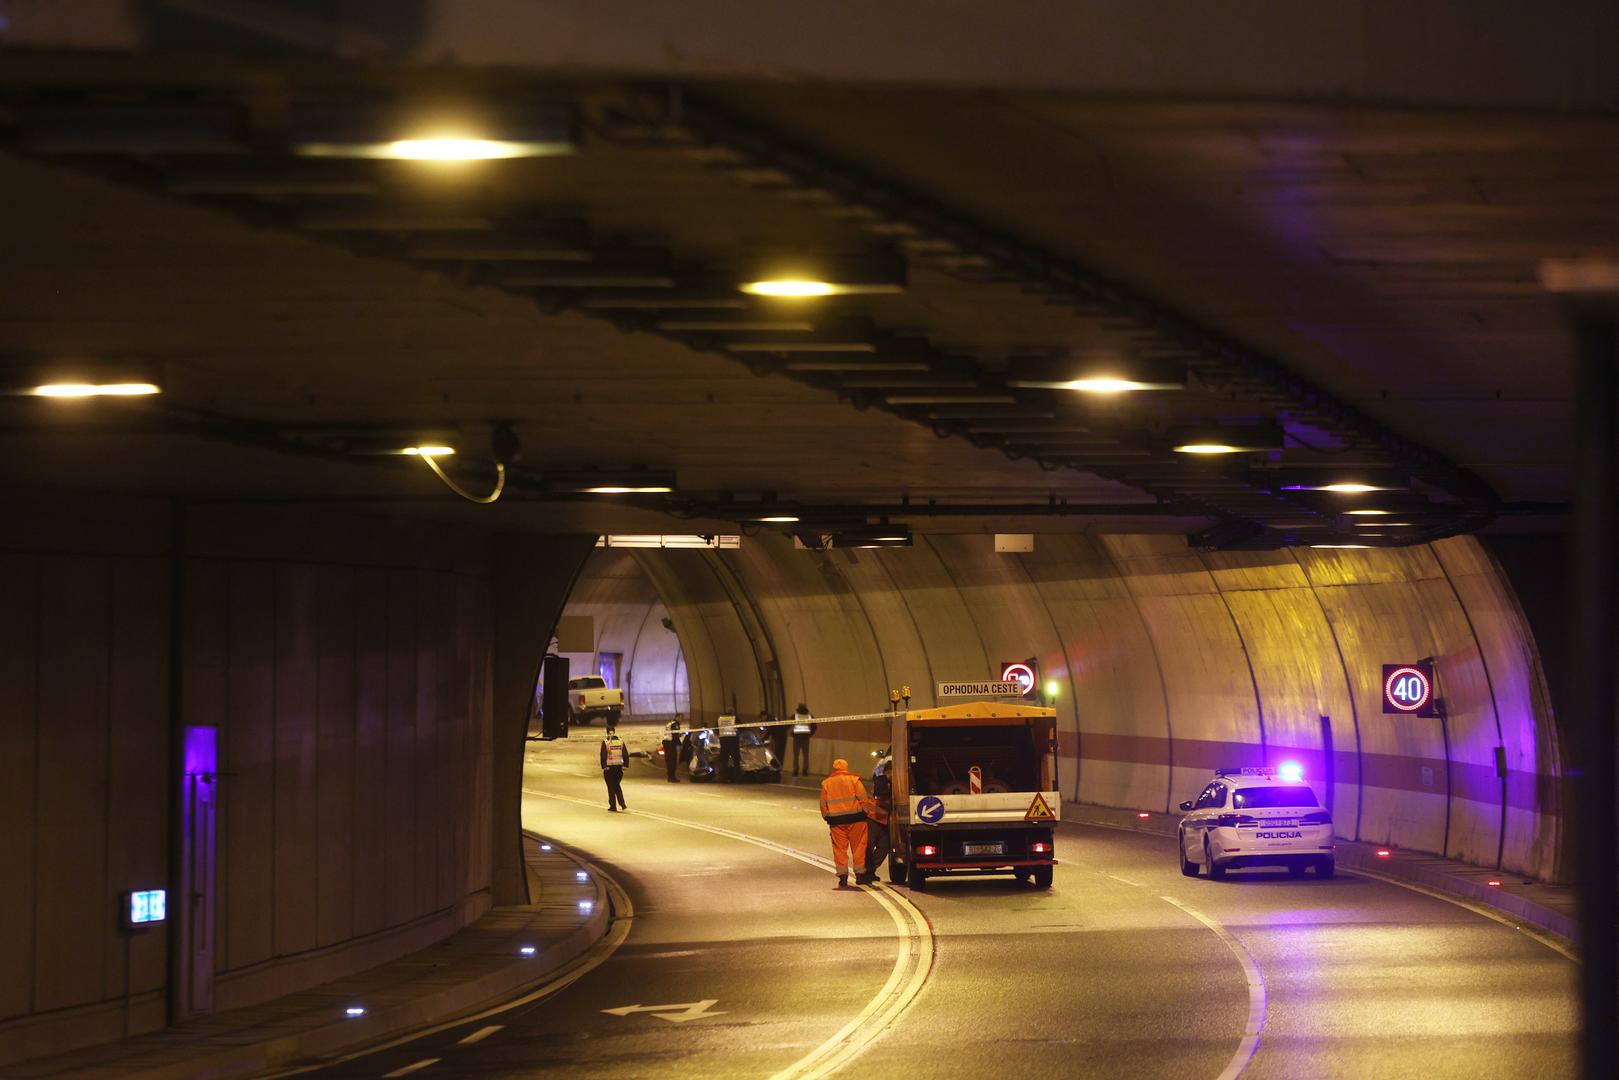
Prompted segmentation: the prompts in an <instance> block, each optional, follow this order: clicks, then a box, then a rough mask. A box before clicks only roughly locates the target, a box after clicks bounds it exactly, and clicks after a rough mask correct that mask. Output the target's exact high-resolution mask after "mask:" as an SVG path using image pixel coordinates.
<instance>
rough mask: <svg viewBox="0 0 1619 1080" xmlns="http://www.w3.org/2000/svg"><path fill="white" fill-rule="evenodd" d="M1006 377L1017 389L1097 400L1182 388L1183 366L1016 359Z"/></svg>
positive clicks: (1078, 359) (1091, 359)
mask: <svg viewBox="0 0 1619 1080" xmlns="http://www.w3.org/2000/svg"><path fill="white" fill-rule="evenodd" d="M1006 375H1007V384H1008V385H1009V386H1015V387H1018V388H1020V389H1025V390H1070V391H1073V392H1074V393H1079V394H1095V395H1097V396H1100V397H1112V396H1116V395H1118V394H1133V393H1136V392H1138V391H1143V390H1184V389H1186V368H1185V367H1184V366H1182V365H1179V364H1171V363H1168V362H1165V361H1159V360H1144V359H1140V358H1137V357H1131V358H1128V359H1120V358H1118V357H1114V356H1107V357H1088V358H1087V357H1048V356H1035V357H1018V358H1014V359H1013V360H1012V361H1011V363H1010V364H1009V366H1008V368H1007V373H1006Z"/></svg>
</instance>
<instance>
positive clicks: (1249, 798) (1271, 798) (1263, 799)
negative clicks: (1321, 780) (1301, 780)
mask: <svg viewBox="0 0 1619 1080" xmlns="http://www.w3.org/2000/svg"><path fill="white" fill-rule="evenodd" d="M1231 805H1232V806H1234V807H1236V808H1237V809H1239V810H1257V809H1262V808H1266V807H1272V806H1315V805H1317V804H1316V801H1315V792H1313V791H1311V790H1310V789H1309V788H1307V787H1250V788H1238V789H1237V794H1236V796H1235V797H1234V798H1233V799H1232V800H1231Z"/></svg>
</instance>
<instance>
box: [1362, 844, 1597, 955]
mask: <svg viewBox="0 0 1619 1080" xmlns="http://www.w3.org/2000/svg"><path fill="white" fill-rule="evenodd" d="M1338 872H1339V873H1340V874H1353V875H1355V876H1356V877H1363V878H1368V879H1370V880H1372V881H1381V882H1383V883H1384V884H1386V885H1398V886H1399V887H1400V888H1402V889H1410V890H1411V891H1412V892H1418V893H1421V894H1422V895H1423V896H1431V897H1433V898H1434V899H1435V900H1443V901H1444V902H1445V903H1447V904H1455V905H1456V906H1457V907H1459V908H1465V909H1466V910H1468V911H1471V912H1472V913H1473V914H1474V915H1482V916H1484V917H1485V918H1486V919H1490V920H1492V921H1494V922H1498V923H1500V924H1501V925H1502V926H1509V927H1511V928H1512V929H1514V930H1516V931H1518V933H1520V934H1522V935H1523V936H1524V937H1526V938H1528V939H1529V940H1531V941H1538V942H1540V943H1541V944H1542V945H1544V946H1546V948H1548V949H1550V950H1552V951H1553V952H1555V953H1557V954H1559V955H1561V956H1563V957H1564V958H1565V959H1568V960H1572V961H1574V962H1575V963H1576V964H1578V963H1579V962H1580V954H1579V953H1577V952H1575V951H1574V950H1573V949H1572V948H1570V947H1569V946H1568V945H1565V944H1564V943H1563V939H1562V938H1561V937H1559V936H1558V935H1556V934H1553V933H1552V932H1551V931H1550V930H1543V929H1541V928H1540V927H1538V926H1529V925H1527V924H1525V923H1521V922H1518V921H1517V920H1515V919H1514V918H1512V916H1510V915H1508V914H1506V913H1505V912H1501V911H1496V910H1495V909H1494V908H1488V907H1485V906H1484V905H1483V904H1475V903H1473V902H1472V901H1470V900H1464V899H1462V898H1461V897H1459V896H1452V895H1450V894H1449V893H1443V892H1440V891H1439V890H1438V889H1430V888H1428V887H1427V886H1426V885H1418V884H1417V883H1416V882H1414V881H1406V880H1405V879H1404V878H1397V877H1395V876H1394V875H1392V874H1381V873H1378V872H1377V871H1376V870H1362V869H1361V868H1360V867H1358V866H1344V865H1343V864H1341V863H1340V864H1339V866H1338Z"/></svg>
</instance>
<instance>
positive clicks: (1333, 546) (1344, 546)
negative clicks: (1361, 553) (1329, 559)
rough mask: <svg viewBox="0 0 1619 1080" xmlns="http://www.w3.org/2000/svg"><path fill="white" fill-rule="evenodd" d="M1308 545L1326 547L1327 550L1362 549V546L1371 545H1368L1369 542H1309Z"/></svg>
mask: <svg viewBox="0 0 1619 1080" xmlns="http://www.w3.org/2000/svg"><path fill="white" fill-rule="evenodd" d="M1310 546H1311V547H1313V548H1323V549H1327V550H1356V549H1362V548H1370V547H1371V546H1372V545H1370V544H1311V545H1310Z"/></svg>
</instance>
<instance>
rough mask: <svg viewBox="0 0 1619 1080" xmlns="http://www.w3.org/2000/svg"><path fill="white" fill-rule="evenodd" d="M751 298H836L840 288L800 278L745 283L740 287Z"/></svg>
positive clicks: (826, 282) (823, 282)
mask: <svg viewBox="0 0 1619 1080" xmlns="http://www.w3.org/2000/svg"><path fill="white" fill-rule="evenodd" d="M738 287H739V288H740V289H741V290H742V291H743V292H745V293H748V294H749V295H750V296H773V297H783V298H794V299H796V298H803V297H815V296H836V295H837V294H838V287H837V286H836V285H834V284H832V283H831V282H830V281H807V280H803V279H798V278H776V279H767V280H764V281H744V282H743V283H742V284H741V285H740V286H738Z"/></svg>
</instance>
